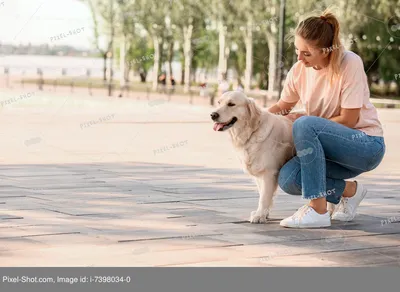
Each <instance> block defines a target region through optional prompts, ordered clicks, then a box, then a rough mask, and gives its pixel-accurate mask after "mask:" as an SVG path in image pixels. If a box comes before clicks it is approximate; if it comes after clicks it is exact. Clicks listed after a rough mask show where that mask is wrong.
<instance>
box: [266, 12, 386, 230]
mask: <svg viewBox="0 0 400 292" xmlns="http://www.w3.org/2000/svg"><path fill="white" fill-rule="evenodd" d="M295 49H296V53H297V56H298V62H297V63H296V64H294V65H293V67H292V68H291V69H290V71H289V73H288V75H287V78H286V81H285V85H284V89H283V91H282V94H281V98H280V100H279V102H278V103H276V104H275V105H273V106H272V107H270V108H269V111H270V112H272V113H287V112H290V110H291V109H292V108H293V107H294V106H295V105H296V104H297V102H298V101H301V102H302V104H303V106H304V107H305V111H306V114H307V115H305V116H300V115H298V114H289V115H288V118H290V119H292V120H293V121H294V124H293V138H294V142H295V147H296V153H297V155H296V156H295V157H294V158H293V159H291V160H290V161H288V162H287V163H286V164H285V165H284V166H283V167H282V169H281V170H280V173H279V186H280V187H281V188H282V189H283V190H284V191H285V192H286V193H289V194H292V195H302V197H303V198H304V199H307V200H310V202H309V204H307V205H305V206H303V207H301V208H300V209H299V210H298V211H297V212H296V213H295V214H294V215H292V216H290V217H288V218H286V219H284V220H282V221H281V223H280V225H281V226H284V227H292V228H313V227H314V228H318V227H327V226H330V225H331V219H332V220H341V221H350V220H352V219H353V218H354V217H355V214H356V209H357V207H358V205H359V204H360V202H361V201H362V199H363V198H364V197H365V195H366V193H367V190H366V188H365V187H363V186H362V185H361V184H360V183H358V182H357V181H345V180H346V179H349V178H353V177H356V176H358V175H359V174H361V173H364V172H367V171H370V170H372V169H374V168H376V167H377V166H378V165H379V164H380V162H381V161H382V159H383V156H384V153H385V149H386V148H385V142H384V138H383V130H382V126H381V123H380V122H379V119H378V114H377V111H376V109H375V107H374V106H373V105H372V104H371V102H370V100H369V88H368V82H367V76H366V74H365V72H364V66H363V62H362V60H361V58H360V57H359V56H358V55H356V54H355V53H353V52H351V51H345V50H344V49H343V45H342V44H341V42H340V39H339V22H338V20H337V18H336V17H335V16H334V15H333V14H332V13H330V12H324V13H323V14H322V15H321V16H319V17H316V16H313V17H309V18H307V19H305V20H303V21H301V22H300V23H299V24H298V26H297V28H296V31H295ZM327 202H331V203H333V204H336V205H337V206H336V208H335V211H334V213H333V215H332V218H331V215H330V212H328V210H327Z"/></svg>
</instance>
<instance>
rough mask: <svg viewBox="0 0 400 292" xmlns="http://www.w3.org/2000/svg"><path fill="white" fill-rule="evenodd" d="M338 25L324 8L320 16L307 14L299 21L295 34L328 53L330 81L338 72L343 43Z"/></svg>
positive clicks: (333, 16) (330, 13)
mask: <svg viewBox="0 0 400 292" xmlns="http://www.w3.org/2000/svg"><path fill="white" fill-rule="evenodd" d="M339 33H340V25H339V21H338V20H337V18H336V16H335V15H334V14H333V13H332V12H331V11H330V10H328V9H327V10H325V11H324V12H322V14H321V15H320V16H309V17H307V18H306V19H304V20H302V21H300V22H299V24H298V25H297V27H296V29H295V34H296V35H298V36H300V37H302V38H303V39H305V40H306V41H307V42H310V43H311V44H312V45H313V46H315V47H316V48H318V49H321V50H322V52H327V53H329V55H328V60H329V74H330V80H331V82H332V81H333V79H335V78H336V77H338V75H339V74H340V63H341V61H342V56H343V51H344V49H343V45H342V43H341V41H340V38H339Z"/></svg>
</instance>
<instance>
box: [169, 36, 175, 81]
mask: <svg viewBox="0 0 400 292" xmlns="http://www.w3.org/2000/svg"><path fill="white" fill-rule="evenodd" d="M173 57H174V41H173V40H171V43H170V45H169V55H168V71H169V76H170V77H173V76H174V73H173V72H172V59H173Z"/></svg>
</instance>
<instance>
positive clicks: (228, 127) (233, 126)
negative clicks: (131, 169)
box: [211, 91, 335, 223]
mask: <svg viewBox="0 0 400 292" xmlns="http://www.w3.org/2000/svg"><path fill="white" fill-rule="evenodd" d="M218 104H219V106H218V108H217V109H216V110H215V111H214V112H212V113H211V119H212V120H213V121H214V122H215V124H214V131H220V132H223V131H227V132H228V133H229V135H230V138H231V142H232V144H233V147H234V148H235V150H236V151H237V153H238V156H239V159H240V161H241V163H242V165H243V169H244V171H245V172H247V173H249V174H250V175H251V176H253V177H254V178H255V181H256V184H257V187H258V192H259V196H260V198H259V201H258V207H257V210H255V211H253V212H251V214H250V222H251V223H265V222H267V219H268V215H269V212H270V209H271V207H272V203H273V198H274V195H275V194H276V190H277V188H278V174H279V170H280V169H281V167H282V166H283V165H284V164H285V163H286V162H287V161H288V160H290V159H291V158H293V157H294V156H295V155H296V149H295V147H294V143H293V137H292V125H293V123H292V121H291V120H289V119H287V118H285V117H284V116H281V115H275V114H272V113H270V112H268V111H266V110H263V109H261V108H260V107H258V106H257V105H256V104H255V102H254V100H253V99H252V98H247V96H246V95H245V94H244V93H243V92H241V91H228V92H225V93H224V94H223V95H222V96H221V97H220V98H219V100H218ZM292 112H303V111H301V110H300V111H292ZM303 113H304V112H303ZM327 207H328V210H329V212H330V213H331V214H332V213H333V211H334V208H335V205H334V204H331V203H328V206H327Z"/></svg>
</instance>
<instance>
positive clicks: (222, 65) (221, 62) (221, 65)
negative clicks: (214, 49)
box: [218, 21, 228, 80]
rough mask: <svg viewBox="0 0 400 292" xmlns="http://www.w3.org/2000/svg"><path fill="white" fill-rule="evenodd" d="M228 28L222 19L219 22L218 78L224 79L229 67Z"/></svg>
mask: <svg viewBox="0 0 400 292" xmlns="http://www.w3.org/2000/svg"><path fill="white" fill-rule="evenodd" d="M225 41H226V30H225V27H224V24H223V23H222V21H220V23H219V58H218V79H219V80H220V78H221V79H222V76H223V74H226V70H227V67H228V64H227V59H226V51H225Z"/></svg>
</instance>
